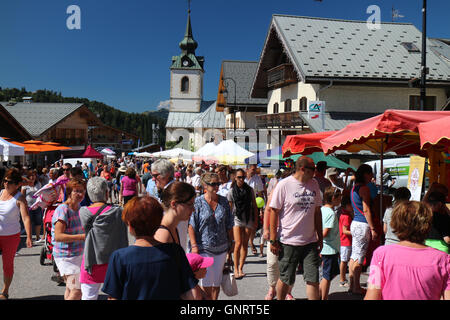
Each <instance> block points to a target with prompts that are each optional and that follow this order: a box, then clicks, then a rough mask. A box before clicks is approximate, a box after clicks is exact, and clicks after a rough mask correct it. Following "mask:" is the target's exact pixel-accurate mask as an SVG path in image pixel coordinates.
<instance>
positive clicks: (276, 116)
mask: <svg viewBox="0 0 450 320" xmlns="http://www.w3.org/2000/svg"><path fill="white" fill-rule="evenodd" d="M256 127H257V128H258V129H267V128H278V129H288V128H293V129H294V128H298V129H300V128H301V130H304V129H305V127H306V128H307V125H306V124H305V122H304V121H303V120H302V118H301V117H300V113H299V112H298V111H294V112H283V113H271V114H261V115H257V116H256Z"/></svg>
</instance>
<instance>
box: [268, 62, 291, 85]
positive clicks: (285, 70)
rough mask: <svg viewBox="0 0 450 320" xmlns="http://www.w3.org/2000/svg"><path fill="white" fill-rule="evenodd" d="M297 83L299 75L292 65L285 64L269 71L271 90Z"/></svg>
mask: <svg viewBox="0 0 450 320" xmlns="http://www.w3.org/2000/svg"><path fill="white" fill-rule="evenodd" d="M297 82H298V80H297V75H296V74H295V70H294V66H293V65H292V64H289V63H284V64H281V65H279V66H276V67H275V68H272V69H269V70H268V71H267V86H268V87H269V89H275V88H280V87H284V86H287V85H290V84H292V83H297Z"/></svg>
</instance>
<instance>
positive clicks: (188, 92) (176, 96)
mask: <svg viewBox="0 0 450 320" xmlns="http://www.w3.org/2000/svg"><path fill="white" fill-rule="evenodd" d="M197 46H198V43H197V42H196V41H195V40H194V37H193V34H192V27H191V16H190V11H189V12H188V19H187V25H186V32H185V35H184V38H183V40H182V41H181V42H180V44H179V47H180V49H181V53H180V55H178V56H174V57H172V65H171V67H170V107H169V116H168V118H167V122H166V141H179V142H180V144H179V146H180V147H182V148H184V149H188V150H198V149H199V148H200V147H202V146H203V145H204V144H205V143H206V142H210V141H211V139H214V138H215V136H216V135H220V136H222V137H225V116H224V114H223V112H218V111H216V101H204V100H203V75H204V73H205V70H204V68H203V66H204V62H205V59H204V57H200V56H197V55H196V54H195V49H196V48H197Z"/></svg>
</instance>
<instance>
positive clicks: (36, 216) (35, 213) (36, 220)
mask: <svg viewBox="0 0 450 320" xmlns="http://www.w3.org/2000/svg"><path fill="white" fill-rule="evenodd" d="M27 178H28V183H26V184H25V185H24V186H23V187H22V193H23V195H24V196H25V199H26V200H27V204H28V213H29V215H30V219H31V224H32V226H34V232H35V234H36V243H43V242H45V239H44V236H42V238H41V236H40V235H41V226H42V208H41V207H38V208H37V209H35V210H31V209H30V207H31V206H32V205H33V204H34V202H35V201H36V199H34V198H33V196H34V194H35V193H36V192H37V191H38V190H39V189H41V188H42V185H41V183H40V182H39V180H38V178H37V171H36V170H29V171H28V172H27Z"/></svg>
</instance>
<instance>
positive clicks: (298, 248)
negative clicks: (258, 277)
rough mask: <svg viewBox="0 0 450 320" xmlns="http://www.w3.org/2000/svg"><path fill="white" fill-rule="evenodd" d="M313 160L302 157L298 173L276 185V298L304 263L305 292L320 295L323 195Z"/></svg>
mask: <svg viewBox="0 0 450 320" xmlns="http://www.w3.org/2000/svg"><path fill="white" fill-rule="evenodd" d="M314 170H315V165H314V161H313V160H312V159H311V158H308V157H301V158H299V159H298V160H297V162H296V164H295V173H294V174H293V175H292V176H290V177H287V178H285V179H283V180H281V181H280V182H279V183H278V184H277V186H276V187H275V189H274V191H273V195H272V200H271V202H270V204H269V207H270V211H271V213H270V250H271V251H272V253H274V254H276V255H278V261H279V267H280V279H279V280H278V282H277V290H276V291H277V299H278V300H284V299H285V297H286V294H287V291H288V288H289V286H292V285H293V284H294V282H295V276H296V271H297V266H298V264H299V263H300V264H302V266H303V271H304V278H305V281H306V295H307V297H308V299H310V300H318V299H319V266H320V263H321V261H320V257H319V252H320V251H321V250H322V245H323V234H322V217H321V211H320V207H321V206H322V196H321V193H320V189H319V184H318V183H317V181H316V180H314V179H313V177H314Z"/></svg>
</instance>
